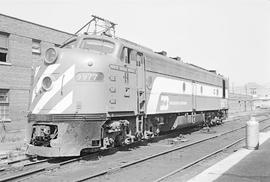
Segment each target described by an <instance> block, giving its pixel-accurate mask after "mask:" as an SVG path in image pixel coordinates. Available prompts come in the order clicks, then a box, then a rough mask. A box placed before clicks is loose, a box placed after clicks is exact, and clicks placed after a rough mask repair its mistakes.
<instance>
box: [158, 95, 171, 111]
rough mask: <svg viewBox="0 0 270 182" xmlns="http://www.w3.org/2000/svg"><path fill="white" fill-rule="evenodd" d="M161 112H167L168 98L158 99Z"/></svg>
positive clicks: (163, 96) (164, 96)
mask: <svg viewBox="0 0 270 182" xmlns="http://www.w3.org/2000/svg"><path fill="white" fill-rule="evenodd" d="M159 109H160V110H161V111H167V110H168V109H169V96H167V95H162V96H161V98H160V108H159Z"/></svg>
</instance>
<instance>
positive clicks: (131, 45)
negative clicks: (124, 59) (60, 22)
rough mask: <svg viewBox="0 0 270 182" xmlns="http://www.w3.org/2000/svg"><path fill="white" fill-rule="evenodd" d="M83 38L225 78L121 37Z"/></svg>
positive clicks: (91, 36) (95, 36)
mask: <svg viewBox="0 0 270 182" xmlns="http://www.w3.org/2000/svg"><path fill="white" fill-rule="evenodd" d="M81 37H82V38H86V37H89V38H99V39H100V38H101V39H105V40H108V41H112V42H115V43H120V44H122V45H123V46H127V47H129V48H131V49H134V50H137V51H140V52H142V53H144V54H145V55H146V56H148V57H150V58H157V59H162V60H164V61H167V62H170V63H173V64H181V65H182V66H184V67H188V68H191V69H194V70H198V71H202V72H206V73H208V74H211V75H215V76H217V77H221V78H225V77H224V76H223V75H220V74H216V73H214V72H212V71H210V70H207V69H205V68H202V67H200V66H197V65H194V64H190V63H185V62H183V61H177V60H175V59H172V58H170V57H167V56H164V55H161V54H158V53H155V52H154V51H153V50H152V49H150V48H148V47H145V46H142V45H139V44H137V43H135V42H132V41H129V40H126V39H123V38H119V37H116V38H113V37H109V36H106V35H102V36H100V35H99V36H97V35H82V36H81Z"/></svg>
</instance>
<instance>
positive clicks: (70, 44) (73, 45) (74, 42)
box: [61, 39, 78, 49]
mask: <svg viewBox="0 0 270 182" xmlns="http://www.w3.org/2000/svg"><path fill="white" fill-rule="evenodd" d="M77 43H78V41H77V39H73V40H71V41H69V42H67V43H65V44H64V45H62V46H61V48H69V49H71V48H74V47H75V46H76V45H77Z"/></svg>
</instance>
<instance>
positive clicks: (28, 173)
mask: <svg viewBox="0 0 270 182" xmlns="http://www.w3.org/2000/svg"><path fill="white" fill-rule="evenodd" d="M265 120H267V119H264V120H261V121H260V122H263V121H265ZM244 127H245V126H242V127H239V128H236V129H234V130H230V131H228V132H224V133H221V134H218V135H214V136H212V137H209V138H206V139H203V140H199V141H195V142H193V143H190V144H187V145H184V146H181V147H176V148H173V149H170V150H167V151H164V152H160V153H158V154H154V155H151V156H148V157H145V158H143V159H140V160H136V161H133V162H130V163H127V164H125V165H122V166H121V167H117V168H113V169H110V170H104V171H101V172H99V173H96V174H94V175H91V176H88V177H85V178H81V179H78V180H76V181H85V180H89V179H93V178H96V177H100V176H103V175H106V174H110V173H112V172H113V171H118V170H121V169H124V168H127V167H130V166H133V165H135V164H139V163H142V162H144V161H147V160H150V159H152V158H156V157H158V156H161V155H164V154H167V153H170V152H173V151H177V150H180V149H183V148H187V147H189V146H192V145H196V144H198V143H202V142H204V141H207V140H211V139H213V138H216V137H219V136H223V135H226V134H229V133H232V132H235V131H238V130H240V129H242V128H244ZM104 152H106V151H104ZM90 155H93V154H90ZM90 155H86V156H81V157H76V158H72V159H67V160H64V161H62V162H60V163H56V164H46V165H42V166H40V167H35V168H34V169H29V170H26V171H21V172H19V173H16V174H10V175H6V176H4V177H1V176H0V181H10V180H16V179H21V178H23V177H29V176H31V175H34V174H37V173H40V172H43V171H48V170H52V169H55V168H59V167H61V166H63V165H66V164H69V163H73V162H77V161H80V160H82V159H84V158H85V157H88V156H90ZM48 161H49V160H48V159H44V160H41V161H36V163H29V164H26V165H24V167H26V166H31V165H35V164H40V163H46V162H48ZM0 174H1V173H0Z"/></svg>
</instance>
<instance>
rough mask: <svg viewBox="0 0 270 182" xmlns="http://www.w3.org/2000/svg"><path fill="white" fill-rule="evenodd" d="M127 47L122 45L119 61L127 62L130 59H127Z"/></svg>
mask: <svg viewBox="0 0 270 182" xmlns="http://www.w3.org/2000/svg"><path fill="white" fill-rule="evenodd" d="M129 52H130V51H129V49H128V48H127V47H124V48H123V50H122V53H121V57H120V59H121V61H123V62H124V63H127V64H129V63H130V60H129Z"/></svg>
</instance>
